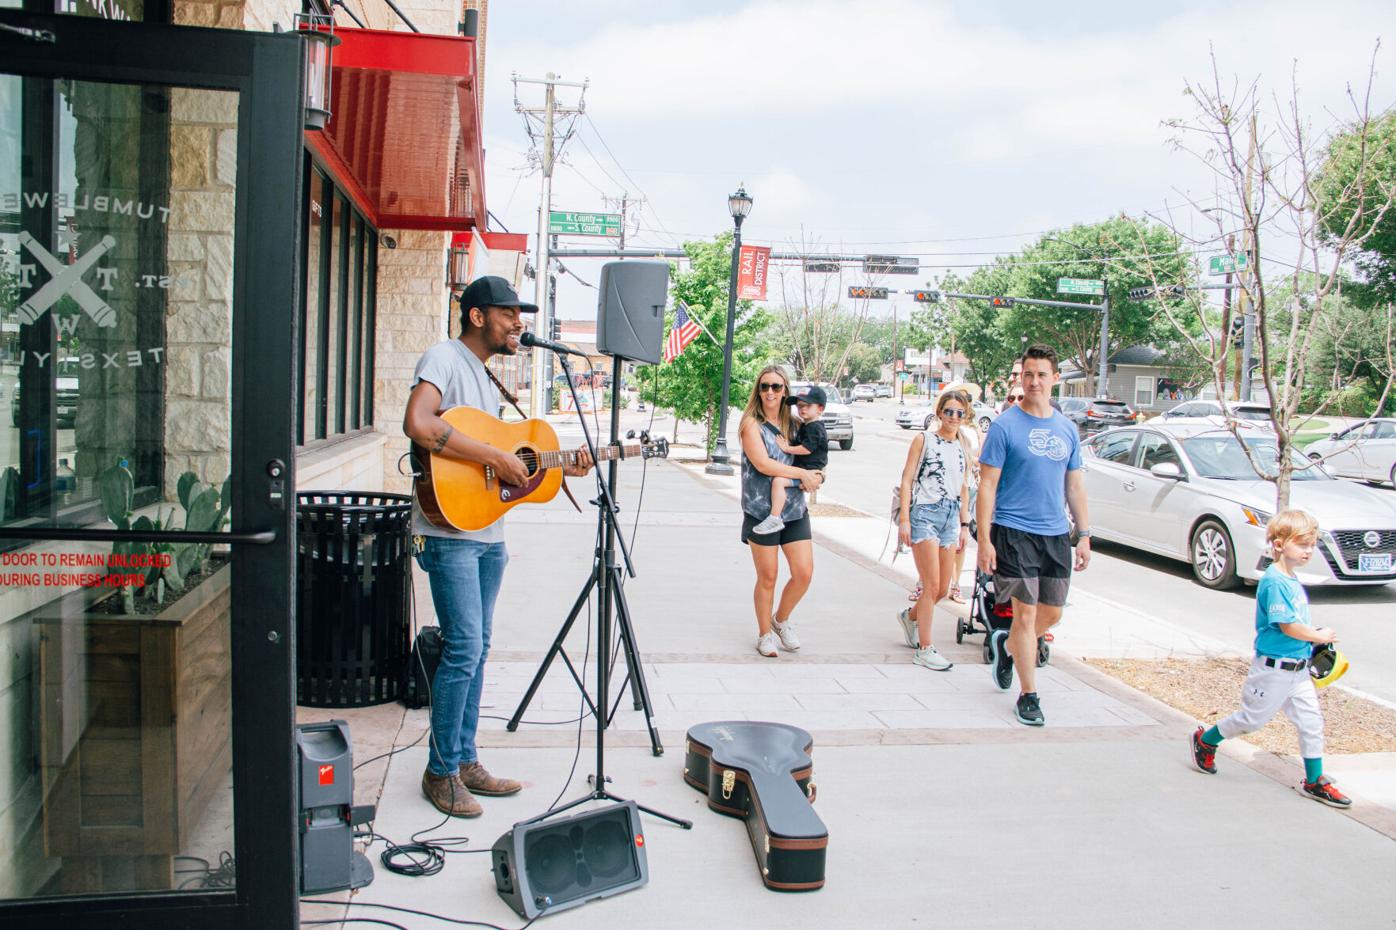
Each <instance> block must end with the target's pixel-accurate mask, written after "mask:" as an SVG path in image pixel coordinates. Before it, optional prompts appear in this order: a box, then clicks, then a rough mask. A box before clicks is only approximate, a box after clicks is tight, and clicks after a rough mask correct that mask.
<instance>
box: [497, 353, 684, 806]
mask: <svg viewBox="0 0 1396 930" xmlns="http://www.w3.org/2000/svg"><path fill="white" fill-rule="evenodd" d="M555 354H556V355H557V361H558V363H559V365H561V367H562V371H563V373H564V374H565V375H566V376H567V387H568V390H570V391H571V393H572V403H573V406H574V407H576V409H577V416H578V419H579V420H580V421H581V424H582V436H583V438H584V439H585V441H586V447H587V451H589V452H590V453H591V458H592V462H593V464H594V465H595V467H596V490H597V500H596V501H595V503H596V504H597V505H598V507H599V509H600V517H599V519H600V520H601V521H602V524H603V525H604V527H605V529H604V539H605V542H604V544H603V545H602V546H601V547H600V548H599V549H597V550H596V554H595V558H594V560H593V563H592V573H591V577H590V578H589V579H588V581H587V583H586V585H585V587H583V588H582V593H581V594H580V595H579V596H578V598H577V601H576V603H575V604H573V606H572V611H571V613H570V614H568V616H567V621H566V623H564V624H563V627H562V629H561V631H559V633H558V635H557V637H556V638H555V639H554V640H553V645H552V647H551V648H550V649H549V650H548V654H547V657H546V658H544V660H543V664H542V665H541V666H540V667H539V669H538V672H537V673H536V674H535V675H534V676H533V682H532V683H531V684H530V685H529V687H528V691H527V693H526V694H525V695H524V697H523V700H522V701H521V702H520V703H519V707H518V709H517V710H515V711H514V716H513V717H511V718H510V719H509V723H508V724H507V729H508V730H510V731H511V732H512V731H514V730H517V729H518V726H519V720H520V718H522V717H523V713H524V710H525V708H527V707H528V704H529V702H530V701H532V700H533V695H534V694H535V693H536V692H537V690H538V687H539V685H541V684H542V682H543V678H544V677H545V676H546V675H547V672H548V667H549V666H550V665H551V664H552V660H553V659H554V658H555V657H556V656H557V655H558V654H559V653H562V656H563V661H565V662H566V663H567V667H568V669H569V670H570V671H571V672H572V677H573V678H574V679H576V680H577V683H578V686H579V687H582V694H583V697H585V696H586V689H585V687H584V686H582V685H581V679H579V678H578V677H577V673H576V670H575V669H574V668H573V666H572V662H571V660H570V659H568V658H567V655H566V653H564V652H562V642H563V640H564V639H565V638H566V637H567V632H568V630H569V629H570V628H571V626H572V623H573V621H575V620H576V619H577V616H578V615H579V614H580V613H581V611H582V608H583V607H584V606H585V605H586V603H587V600H588V598H589V596H590V594H591V589H592V587H593V586H594V585H599V586H600V588H601V603H600V606H599V609H598V610H597V634H596V638H597V650H596V700H595V702H594V703H593V702H592V700H591V699H590V698H587V699H586V700H587V704H588V706H589V707H590V708H591V711H592V715H593V716H594V717H595V718H596V772H595V773H594V774H593V775H592V776H590V779H591V791H590V793H588V794H585V795H583V796H582V797H580V798H577V799H576V800H574V801H569V802H568V803H566V804H563V805H562V806H560V807H555V808H553V809H551V810H548V811H546V812H544V813H543V814H540V815H539V816H537V817H534V818H532V820H530V821H525V822H526V823H528V822H532V821H535V820H541V819H543V818H544V817H550V816H552V815H553V814H556V813H559V812H561V811H565V810H569V809H570V808H573V807H576V806H578V805H579V804H584V803H586V802H587V801H618V802H622V803H623V802H624V801H625V799H624V798H621V797H618V796H616V795H614V794H612V793H611V792H610V791H608V790H607V789H606V784H607V778H606V727H607V726H608V725H609V724H610V722H611V718H612V716H613V715H614V714H615V710H616V708H615V707H610V709H609V710H608V709H607V708H608V705H609V701H610V697H609V689H610V677H609V676H610V671H609V668H608V666H609V665H610V655H609V651H610V643H611V610H612V608H613V607H614V609H615V611H616V617H617V622H618V624H619V626H620V638H621V644H622V648H623V649H624V650H625V659H626V665H627V666H628V667H629V678H630V688H631V691H632V693H633V694H634V698H635V709H636V710H641V709H643V710H644V712H645V726H646V727H647V728H648V730H649V734H650V748H651V751H652V752H653V753H654V755H656V756H660V755H663V754H664V746H663V745H662V744H661V743H660V741H659V733H658V731H657V730H655V728H654V711H653V708H652V706H651V705H650V697H649V689H648V688H647V687H646V685H645V677H644V671H643V670H642V668H641V666H640V655H639V649H637V648H636V646H635V633H634V628H633V627H632V626H631V623H630V607H629V605H628V604H627V603H626V600H625V590H624V585H623V584H622V583H621V566H619V565H617V564H616V558H615V554H616V543H619V544H620V551H621V558H622V559H623V560H624V562H625V571H627V572H628V573H629V574H630V577H632V578H633V577H635V565H634V563H633V562H632V561H631V559H630V549H629V547H628V546H627V545H626V542H625V535H624V533H622V532H621V530H620V526H619V523H618V518H617V516H616V514H617V513H618V512H619V508H618V507H617V506H616V503H615V497H614V494H613V491H614V487H615V482H616V470H617V463H616V462H615V461H614V460H612V462H611V465H610V481H609V483H608V482H607V480H606V479H605V478H603V477H602V476H601V466H600V463H599V462H598V460H597V455H596V443H595V441H594V440H593V438H592V435H591V429H590V427H588V426H587V420H586V416H585V414H583V413H582V404H581V400H580V399H579V398H578V396H577V385H576V383H575V382H574V380H573V378H572V366H571V365H570V364H569V363H568V361H567V354H566V353H562V352H555ZM613 358H614V372H615V374H614V375H613V376H612V381H611V392H612V395H611V396H612V400H611V443H612V445H617V444H618V443H619V441H620V439H619V430H620V407H619V406H618V405H617V404H616V402H615V392H616V389H617V386H618V385H619V384H620V356H614V357H613ZM600 530H601V527H600V526H598V535H603V534H602V533H601V532H600ZM583 672H585V669H583ZM623 694H624V685H622V688H621V695H623ZM619 704H620V696H617V700H616V707H618V706H619ZM638 806H639V808H640V810H642V811H644V812H645V813H647V814H650V815H652V816H654V817H658V818H660V819H661V820H667V821H669V822H670V823H673V824H677V825H679V826H681V827H683V828H684V829H685V830H688V829H692V827H693V822H692V821H691V820H683V819H681V818H678V817H674V816H672V815H670V814H666V813H663V812H662V811H657V810H654V809H653V808H649V807H645V806H644V805H643V804H641V805H638Z"/></svg>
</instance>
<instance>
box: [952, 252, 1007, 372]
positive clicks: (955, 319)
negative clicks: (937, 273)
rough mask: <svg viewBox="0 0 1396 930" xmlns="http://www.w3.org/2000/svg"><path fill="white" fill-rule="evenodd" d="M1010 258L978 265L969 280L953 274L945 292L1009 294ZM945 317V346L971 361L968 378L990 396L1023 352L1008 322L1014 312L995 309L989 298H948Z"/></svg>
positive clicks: (990, 294) (989, 294) (991, 294)
mask: <svg viewBox="0 0 1396 930" xmlns="http://www.w3.org/2000/svg"><path fill="white" fill-rule="evenodd" d="M1012 280H1013V272H1012V266H1011V260H1008V259H998V260H996V261H995V263H994V264H993V265H988V266H985V267H983V268H977V269H975V270H974V272H973V273H972V274H971V275H970V276H969V277H968V278H966V279H964V280H961V279H959V278H958V277H955V276H950V277H947V278H946V279H945V280H944V281H942V282H941V286H942V288H943V289H944V290H946V291H953V292H956V293H963V294H986V295H988V296H991V297H992V296H995V295H1001V294H1008V293H1009V289H1010V288H1011V287H1012ZM946 320H947V323H948V327H949V333H948V336H949V337H953V339H951V338H947V340H946V341H947V345H945V348H946V349H949V348H950V345H953V346H954V348H955V351H956V352H958V353H960V354H961V355H963V356H964V357H965V358H966V359H967V360H968V362H969V380H970V381H973V382H974V383H975V384H978V385H979V387H980V388H981V389H982V390H983V391H984V392H985V395H986V396H987V395H988V393H989V391H990V389H991V387H992V385H993V384H995V383H997V382H999V381H1002V380H1003V379H1004V378H1005V377H1006V376H1007V375H1008V373H1009V371H1010V370H1012V368H1013V360H1014V359H1015V358H1017V357H1018V355H1019V354H1021V352H1022V340H1021V338H1020V336H1019V334H1018V333H1017V331H1016V330H1014V329H1013V328H1012V327H1011V326H1010V325H1009V324H1011V323H1012V322H1013V319H1012V317H1011V315H1008V314H1005V313H1004V312H1003V311H1001V310H998V309H996V308H995V307H993V306H992V305H991V304H990V303H989V302H988V301H986V300H962V299H959V298H947V299H946Z"/></svg>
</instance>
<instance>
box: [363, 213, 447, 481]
mask: <svg viewBox="0 0 1396 930" xmlns="http://www.w3.org/2000/svg"><path fill="white" fill-rule="evenodd" d="M389 233H390V235H392V236H393V238H395V239H397V248H396V249H385V248H381V247H380V248H379V249H378V317H377V322H378V333H377V336H376V340H375V342H374V354H375V364H374V372H373V423H374V428H375V429H376V430H377V431H378V432H380V433H384V434H385V435H386V436H387V437H388V441H387V444H386V445H385V446H384V449H383V476H384V482H383V488H384V490H387V491H395V492H399V493H406V492H407V490H408V489H409V486H410V482H409V480H408V479H407V478H404V477H402V476H400V475H399V474H398V468H397V461H398V458H400V457H401V456H402V454H403V453H404V452H406V451H407V446H408V442H407V437H406V436H404V435H403V433H402V414H403V411H404V410H406V408H407V395H408V394H410V393H411V391H412V373H413V372H414V371H415V370H416V368H417V359H419V358H420V357H421V355H422V353H423V352H425V351H426V350H427V349H429V348H431V347H432V346H433V345H435V344H436V343H438V342H440V341H441V340H443V339H446V338H449V337H448V325H447V316H448V314H447V308H448V305H449V296H448V294H449V292H448V290H447V288H446V257H447V249H448V248H449V242H450V238H449V236H448V235H447V234H446V233H439V232H421V231H411V230H390V231H389ZM450 325H451V328H452V329H454V327H455V325H456V324H455V323H454V322H453V323H451V324H450Z"/></svg>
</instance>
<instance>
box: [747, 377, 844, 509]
mask: <svg viewBox="0 0 1396 930" xmlns="http://www.w3.org/2000/svg"><path fill="white" fill-rule="evenodd" d="M827 402H828V396H827V395H826V394H825V393H824V389H823V388H821V387H817V386H813V385H812V386H810V387H808V388H806V389H805V391H804V393H802V394H799V395H798V396H796V397H792V398H790V399H789V400H788V401H787V403H790V404H792V405H794V407H795V409H796V411H797V412H798V413H799V417H800V428H799V429H797V430H796V431H795V442H794V444H793V445H792V444H790V443H787V442H786V441H785V439H784V437H781V436H777V437H776V445H778V446H780V449H781V451H782V452H786V453H789V454H790V455H793V456H794V457H795V461H794V462H793V464H794V466H795V467H796V468H803V469H806V470H808V471H819V472H822V471H823V470H824V468H825V466H826V465H828V464H829V433H828V431H826V430H825V429H824V424H823V423H821V422H820V417H822V416H823V415H824V405H825V404H826V403H827ZM799 486H800V482H798V481H794V480H788V479H783V478H772V479H771V512H770V514H769V515H768V516H767V517H766V519H764V520H762V521H761V522H760V523H758V524H756V525H755V526H754V527H752V528H751V531H752V532H753V533H757V534H762V535H765V534H767V533H779V532H780V531H781V530H783V529H785V521H784V520H782V519H781V518H780V514H781V512H782V511H783V510H784V509H785V498H786V488H789V487H799Z"/></svg>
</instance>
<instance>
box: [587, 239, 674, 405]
mask: <svg viewBox="0 0 1396 930" xmlns="http://www.w3.org/2000/svg"><path fill="white" fill-rule="evenodd" d="M597 290H598V291H599V292H600V293H599V294H598V295H597V304H596V350H597V351H598V352H601V353H602V354H604V355H610V356H613V357H615V359H616V360H617V369H619V360H620V359H628V360H630V361H632V362H646V363H648V364H650V365H656V364H658V363H659V359H660V347H661V346H662V345H663V344H664V304H665V303H666V302H667V301H668V295H669V263H668V262H637V261H630V262H607V263H606V264H604V265H602V266H601V282H600V283H599V284H598V285H597ZM619 386H620V385H619V383H618V382H616V381H615V380H612V382H611V390H613V391H614V390H616V389H617V388H618V387H619Z"/></svg>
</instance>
